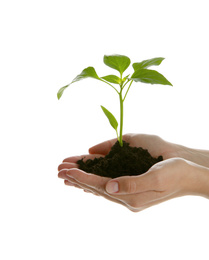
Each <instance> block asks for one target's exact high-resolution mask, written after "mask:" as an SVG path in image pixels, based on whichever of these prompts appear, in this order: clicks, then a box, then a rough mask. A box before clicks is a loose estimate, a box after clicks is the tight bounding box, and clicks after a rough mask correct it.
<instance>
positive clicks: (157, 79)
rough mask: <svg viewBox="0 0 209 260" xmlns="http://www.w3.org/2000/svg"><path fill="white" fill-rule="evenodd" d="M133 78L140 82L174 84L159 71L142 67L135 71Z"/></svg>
mask: <svg viewBox="0 0 209 260" xmlns="http://www.w3.org/2000/svg"><path fill="white" fill-rule="evenodd" d="M131 79H132V80H134V81H136V82H138V81H140V82H143V83H150V84H162V85H171V86H172V84H171V83H170V82H169V81H168V80H167V79H166V78H165V77H164V76H163V75H162V74H160V73H159V72H157V71H155V70H147V69H140V70H137V71H135V72H134V73H133V75H132V76H131Z"/></svg>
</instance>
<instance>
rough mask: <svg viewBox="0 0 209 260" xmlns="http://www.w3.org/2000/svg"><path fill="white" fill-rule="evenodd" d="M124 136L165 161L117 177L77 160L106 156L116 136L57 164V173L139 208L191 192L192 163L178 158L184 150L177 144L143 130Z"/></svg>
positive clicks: (69, 182)
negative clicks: (85, 167) (89, 170)
mask: <svg viewBox="0 0 209 260" xmlns="http://www.w3.org/2000/svg"><path fill="white" fill-rule="evenodd" d="M123 140H124V141H126V142H128V143H130V145H131V146H136V147H143V148H145V149H148V151H149V152H150V154H151V155H152V156H154V157H157V156H159V155H162V156H163V158H164V161H162V162H159V163H157V164H155V165H154V166H153V167H151V168H150V169H149V171H148V172H146V173H145V174H142V175H139V176H124V177H119V178H116V179H111V178H105V177H100V176H97V175H94V174H89V173H86V172H84V171H81V170H79V169H78V165H77V164H76V162H77V161H78V160H79V159H81V158H83V157H85V159H94V158H95V157H100V156H105V155H106V154H107V153H108V152H109V151H110V149H111V147H112V145H113V144H114V143H115V142H116V139H112V140H109V141H106V142H103V143H101V144H99V145H96V146H94V147H92V148H90V149H89V153H90V154H88V155H85V156H84V155H83V156H76V157H70V158H67V159H65V160H64V161H63V163H62V164H61V165H60V166H59V168H58V170H59V174H58V176H59V177H60V178H62V179H64V180H65V184H66V185H69V186H74V187H77V188H81V189H83V190H84V191H86V192H91V193H93V194H95V195H100V196H103V197H104V198H106V199H108V200H111V201H113V202H116V203H119V204H122V205H124V206H126V207H127V208H128V209H130V210H132V211H136V212H137V211H140V210H142V209H145V208H147V207H150V206H152V205H155V204H158V203H160V202H163V201H165V200H168V199H171V198H174V197H178V196H182V195H185V194H187V193H189V190H190V187H189V183H190V181H188V180H187V178H188V176H190V180H191V176H192V175H191V174H190V175H188V169H190V170H191V163H190V162H189V161H187V160H184V159H182V158H176V157H177V156H178V155H179V154H180V152H181V149H180V148H179V146H178V145H175V144H172V143H169V142H166V141H164V140H163V139H161V138H160V137H158V136H152V135H142V134H127V135H124V137H123ZM130 174H131V173H130ZM191 183H192V181H191Z"/></svg>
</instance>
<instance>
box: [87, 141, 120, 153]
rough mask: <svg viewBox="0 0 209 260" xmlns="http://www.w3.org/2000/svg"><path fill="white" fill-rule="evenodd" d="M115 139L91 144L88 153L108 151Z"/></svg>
mask: <svg viewBox="0 0 209 260" xmlns="http://www.w3.org/2000/svg"><path fill="white" fill-rule="evenodd" d="M116 141H117V139H116V138H115V139H112V140H108V141H105V142H102V143H100V144H97V145H95V146H92V147H91V148H89V153H90V154H102V155H106V154H108V153H109V152H110V150H111V147H112V146H113V145H114V144H115V142H116Z"/></svg>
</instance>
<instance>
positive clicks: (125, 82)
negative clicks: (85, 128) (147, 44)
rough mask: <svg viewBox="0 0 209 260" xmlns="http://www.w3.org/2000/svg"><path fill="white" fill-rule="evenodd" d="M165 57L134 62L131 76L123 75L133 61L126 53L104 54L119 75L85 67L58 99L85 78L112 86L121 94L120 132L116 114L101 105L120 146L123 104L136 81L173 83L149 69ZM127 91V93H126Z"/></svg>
mask: <svg viewBox="0 0 209 260" xmlns="http://www.w3.org/2000/svg"><path fill="white" fill-rule="evenodd" d="M163 60H164V58H154V59H149V60H144V61H142V62H137V63H133V64H132V67H133V69H134V72H133V74H132V75H131V76H130V74H128V75H127V76H125V77H123V73H124V72H125V71H126V69H127V68H128V67H129V65H130V63H131V61H130V59H129V58H128V57H127V56H124V55H109V56H107V55H105V56H104V63H105V65H107V66H109V67H111V68H113V69H115V70H117V71H118V72H119V76H116V75H107V76H104V77H99V76H98V75H97V73H96V71H95V69H94V68H93V67H88V68H86V69H84V70H83V71H82V72H81V74H79V75H78V76H77V77H75V78H74V79H73V81H72V82H71V83H70V84H68V85H66V86H64V87H62V88H60V90H59V91H58V93H57V97H58V99H60V98H61V96H62V94H63V92H64V90H65V89H66V88H67V87H69V86H70V85H71V84H72V83H74V82H77V81H80V80H82V79H85V78H94V79H97V80H100V81H102V82H104V83H106V84H108V85H109V86H111V87H112V88H113V89H114V90H115V91H116V93H117V94H118V95H119V100H120V130H119V134H118V121H117V120H116V118H115V117H114V115H113V114H112V113H111V112H110V111H109V110H107V109H106V108H105V107H104V106H101V108H102V110H103V112H104V114H105V115H106V116H107V118H108V120H109V122H110V125H111V126H112V127H113V128H114V129H115V131H116V134H117V138H118V141H119V144H120V146H121V147H122V146H123V140H122V136H123V106H124V101H125V99H126V96H127V94H128V92H129V90H130V87H131V85H132V83H133V81H134V82H142V83H150V84H161V85H170V86H172V84H171V83H170V82H169V81H168V80H167V79H166V78H165V77H164V76H163V75H162V74H160V73H159V72H157V71H155V70H150V69H148V68H149V67H150V66H153V65H160V64H161V62H162V61H163ZM112 84H115V85H118V87H116V86H113V85H112ZM124 93H125V95H124Z"/></svg>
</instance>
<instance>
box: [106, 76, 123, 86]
mask: <svg viewBox="0 0 209 260" xmlns="http://www.w3.org/2000/svg"><path fill="white" fill-rule="evenodd" d="M102 79H104V80H106V81H108V82H110V83H115V84H120V78H119V77H117V76H115V75H107V76H104V77H102Z"/></svg>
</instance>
